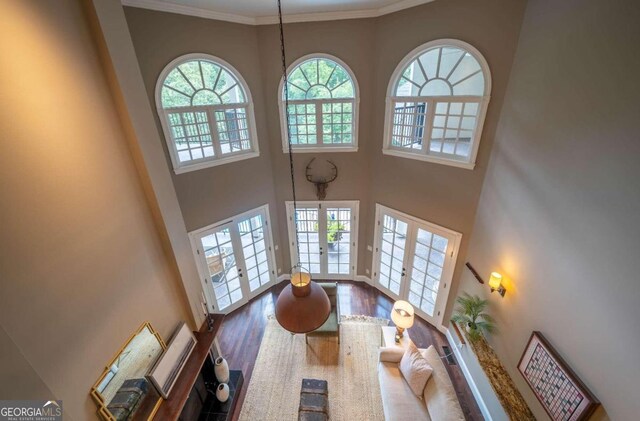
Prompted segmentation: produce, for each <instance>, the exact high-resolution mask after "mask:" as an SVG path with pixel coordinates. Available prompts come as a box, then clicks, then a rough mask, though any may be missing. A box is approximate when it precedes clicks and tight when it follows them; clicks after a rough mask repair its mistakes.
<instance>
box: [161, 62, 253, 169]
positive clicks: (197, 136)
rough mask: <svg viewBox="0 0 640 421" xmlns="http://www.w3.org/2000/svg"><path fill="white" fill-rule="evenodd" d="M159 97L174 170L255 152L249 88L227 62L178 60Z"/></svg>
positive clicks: (163, 79) (166, 75)
mask: <svg viewBox="0 0 640 421" xmlns="http://www.w3.org/2000/svg"><path fill="white" fill-rule="evenodd" d="M157 95H159V98H158V113H159V114H160V118H161V119H162V123H163V128H164V131H165V136H166V137H167V142H168V145H169V149H170V151H171V155H172V159H173V161H174V168H175V169H179V168H183V167H187V166H190V165H194V164H199V163H202V162H208V161H214V162H215V161H216V160H221V159H223V158H225V157H229V156H235V155H242V154H247V153H251V152H255V151H256V148H255V146H254V139H255V136H254V135H253V126H254V124H253V106H252V104H251V101H250V99H249V98H248V96H249V94H248V88H247V87H246V84H245V83H244V82H243V81H242V79H241V78H240V77H239V76H238V74H237V72H235V70H234V69H233V68H231V67H230V66H229V65H227V64H226V63H222V62H221V61H220V60H218V59H215V58H213V57H210V56H204V55H198V56H196V57H192V56H191V55H190V56H186V57H184V58H179V59H177V60H175V61H174V62H172V63H171V64H170V65H169V66H167V68H166V69H165V71H164V72H163V74H162V75H161V77H160V80H159V81H158V90H157Z"/></svg>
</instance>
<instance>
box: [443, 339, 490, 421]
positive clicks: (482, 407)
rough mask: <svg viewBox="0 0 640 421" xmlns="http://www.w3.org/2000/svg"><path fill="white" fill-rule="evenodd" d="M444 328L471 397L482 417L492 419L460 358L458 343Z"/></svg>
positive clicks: (464, 363) (465, 365)
mask: <svg viewBox="0 0 640 421" xmlns="http://www.w3.org/2000/svg"><path fill="white" fill-rule="evenodd" d="M444 330H445V332H444V334H445V336H446V337H447V340H448V341H449V344H450V345H451V349H453V353H454V354H455V356H456V360H458V365H459V366H460V369H461V370H462V374H463V375H464V378H465V379H467V383H469V388H470V389H471V393H473V397H474V398H475V399H476V402H477V403H478V407H479V408H480V412H482V416H483V417H484V419H485V420H488V421H492V420H493V418H491V414H490V413H489V408H487V405H486V404H485V403H484V399H482V395H480V390H479V389H478V386H477V385H476V382H475V381H474V380H473V377H471V372H470V371H469V368H468V367H467V363H466V362H465V361H464V359H463V358H462V354H460V350H459V349H458V343H457V342H456V341H455V339H454V337H453V336H452V335H451V331H450V330H449V329H447V328H444ZM462 346H468V345H462Z"/></svg>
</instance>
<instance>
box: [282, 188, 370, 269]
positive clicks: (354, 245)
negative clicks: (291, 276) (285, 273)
mask: <svg viewBox="0 0 640 421" xmlns="http://www.w3.org/2000/svg"><path fill="white" fill-rule="evenodd" d="M296 205H297V206H298V207H299V208H301V207H317V208H318V209H321V208H322V207H324V209H327V208H339V207H348V208H351V211H352V215H351V216H352V221H351V224H352V225H351V232H350V234H351V270H350V271H349V274H342V275H339V274H331V275H327V276H329V277H330V278H331V279H338V280H355V279H356V276H357V273H358V236H359V225H358V224H359V220H360V201H359V200H331V201H324V200H323V201H317V200H308V201H298V202H296ZM285 208H286V210H287V232H288V234H289V256H290V258H291V266H292V267H293V266H294V265H295V264H297V263H298V261H297V255H298V248H297V246H296V242H297V240H298V239H297V238H296V229H295V222H294V221H293V218H294V209H293V202H292V201H286V202H285ZM325 223H326V221H325ZM320 224H321V218H320V217H318V234H319V233H320V228H321V227H320ZM322 237H323V236H322V235H320V238H321V240H320V246H321V247H324V251H325V252H327V253H328V246H327V242H326V238H325V239H324V241H323V240H322ZM321 265H322V263H321ZM306 269H307V270H310V269H309V268H306Z"/></svg>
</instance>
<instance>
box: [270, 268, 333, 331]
mask: <svg viewBox="0 0 640 421" xmlns="http://www.w3.org/2000/svg"><path fill="white" fill-rule="evenodd" d="M294 269H300V270H299V271H297V272H295V271H294V270H292V273H291V283H290V284H289V285H287V286H286V287H285V288H284V290H282V292H281V293H280V296H279V297H278V301H276V319H277V320H278V323H280V326H282V327H283V328H285V329H286V330H288V331H289V332H292V333H308V332H312V331H314V330H316V329H317V328H319V327H320V326H322V325H323V324H324V322H326V321H327V319H328V318H329V314H330V313H331V302H330V301H329V297H328V296H327V293H326V292H325V291H324V288H322V287H321V286H320V285H318V284H317V283H315V282H313V281H312V280H311V275H310V274H309V273H308V272H305V271H304V270H303V269H302V268H300V267H298V268H295V267H294Z"/></svg>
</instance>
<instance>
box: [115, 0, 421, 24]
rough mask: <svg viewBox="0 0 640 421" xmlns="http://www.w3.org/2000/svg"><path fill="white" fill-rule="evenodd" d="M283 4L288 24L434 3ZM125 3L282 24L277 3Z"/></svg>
mask: <svg viewBox="0 0 640 421" xmlns="http://www.w3.org/2000/svg"><path fill="white" fill-rule="evenodd" d="M281 1H282V13H283V15H284V16H285V19H284V20H285V21H286V22H309V21H319V20H336V19H356V18H367V17H375V16H381V15H386V14H387V13H392V12H396V11H398V10H402V9H406V8H409V7H413V6H417V5H419V4H423V3H429V2H431V1H434V0H281ZM122 4H124V5H126V6H133V7H142V8H145V9H152V10H161V11H165V12H173V13H180V14H183V15H192V16H200V17H204V18H210V19H218V20H226V21H230V22H238V23H245V24H249V25H266V24H272V23H276V22H277V21H278V18H277V13H278V10H277V0H171V1H165V0H122Z"/></svg>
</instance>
